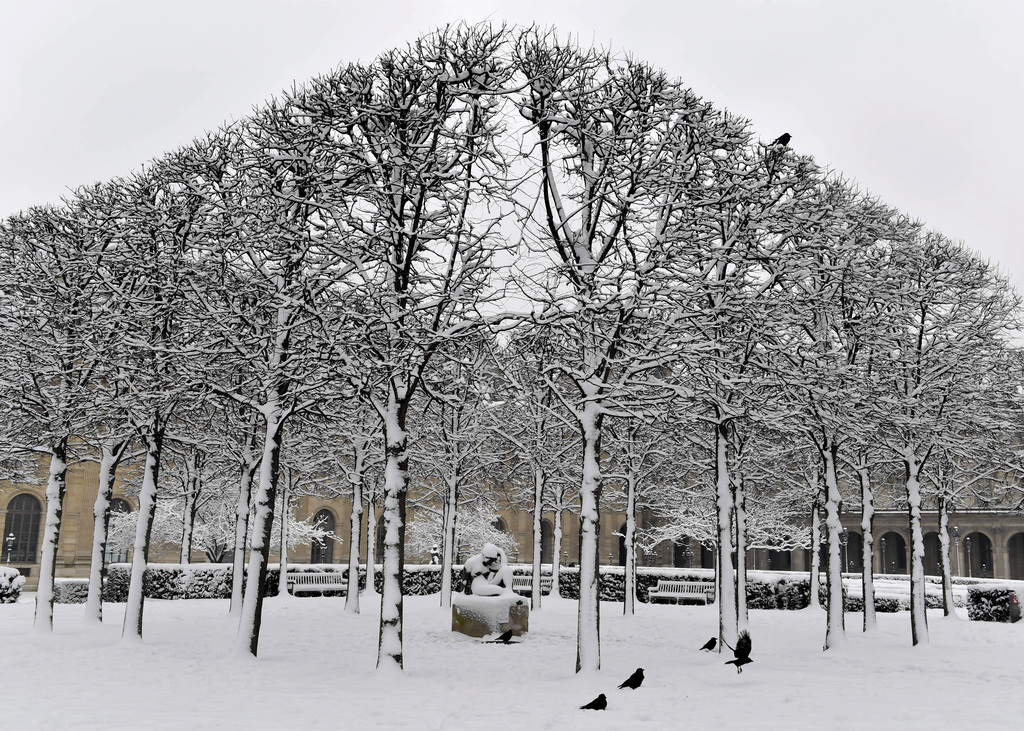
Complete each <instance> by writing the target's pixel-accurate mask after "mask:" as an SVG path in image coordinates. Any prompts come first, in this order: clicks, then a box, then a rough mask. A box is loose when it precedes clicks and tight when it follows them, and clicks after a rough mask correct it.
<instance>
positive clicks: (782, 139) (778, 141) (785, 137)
mask: <svg viewBox="0 0 1024 731" xmlns="http://www.w3.org/2000/svg"><path fill="white" fill-rule="evenodd" d="M791 139H793V138H792V137H791V136H790V134H789V132H783V133H782V134H781V135H779V136H778V137H776V138H775V139H774V140H772V145H782V146H783V147H785V146H786V145H788V144H789V141H790V140H791Z"/></svg>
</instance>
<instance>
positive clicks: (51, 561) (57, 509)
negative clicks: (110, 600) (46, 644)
mask: <svg viewBox="0 0 1024 731" xmlns="http://www.w3.org/2000/svg"><path fill="white" fill-rule="evenodd" d="M67 474H68V438H67V437H66V436H65V437H61V438H59V439H56V440H54V441H53V442H51V444H50V470H49V477H48V479H47V481H46V523H45V526H44V528H43V548H42V552H41V554H40V557H39V588H38V589H36V613H35V619H34V621H33V624H32V627H33V629H34V630H35V631H36V632H53V600H54V577H55V575H56V572H57V545H58V542H59V541H60V524H61V517H62V515H63V513H64V493H65V492H66V491H67Z"/></svg>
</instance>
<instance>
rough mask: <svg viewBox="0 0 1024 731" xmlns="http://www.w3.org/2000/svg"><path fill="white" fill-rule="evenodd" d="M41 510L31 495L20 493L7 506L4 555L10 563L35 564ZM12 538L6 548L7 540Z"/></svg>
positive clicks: (3, 544)
mask: <svg viewBox="0 0 1024 731" xmlns="http://www.w3.org/2000/svg"><path fill="white" fill-rule="evenodd" d="M42 514H43V508H42V505H41V504H40V503H39V500H37V499H36V498H35V496H33V495H29V494H28V493H22V494H21V495H17V496H15V497H14V499H13V500H11V502H9V503H8V504H7V515H6V517H5V518H4V536H3V543H2V544H0V545H2V546H3V549H4V551H6V553H5V554H4V555H5V556H6V557H7V560H8V561H9V562H10V563H15V564H17V563H35V562H36V551H37V550H38V548H39V523H40V519H41V518H42ZM11 535H13V536H14V541H13V542H12V543H11V544H10V547H9V548H8V544H7V539H8V537H9V536H11Z"/></svg>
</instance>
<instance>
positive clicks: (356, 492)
mask: <svg viewBox="0 0 1024 731" xmlns="http://www.w3.org/2000/svg"><path fill="white" fill-rule="evenodd" d="M366 448H367V440H365V439H361V438H356V439H355V440H354V442H353V450H354V451H353V454H352V474H351V475H350V476H349V482H350V483H351V484H352V493H351V494H352V514H351V515H350V516H349V522H348V589H347V590H346V592H345V611H346V612H348V613H350V614H359V545H360V541H361V539H362V532H363V480H364V478H365V473H366Z"/></svg>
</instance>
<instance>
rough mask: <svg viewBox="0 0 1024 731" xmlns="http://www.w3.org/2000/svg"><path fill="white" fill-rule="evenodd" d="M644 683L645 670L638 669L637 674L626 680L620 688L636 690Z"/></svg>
mask: <svg viewBox="0 0 1024 731" xmlns="http://www.w3.org/2000/svg"><path fill="white" fill-rule="evenodd" d="M643 682H644V669H643V668H637V669H636V672H635V673H633V674H632V675H630V676H629V677H628V678H626V679H625V680H624V681H623V683H622V685H620V686H619V688H630V689H632V690H636V689H637V688H639V687H640V684H641V683H643Z"/></svg>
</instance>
